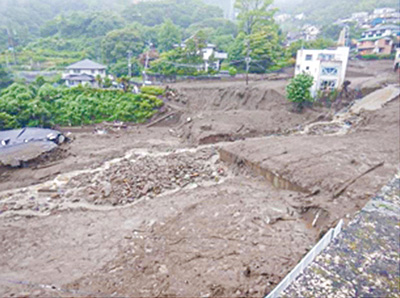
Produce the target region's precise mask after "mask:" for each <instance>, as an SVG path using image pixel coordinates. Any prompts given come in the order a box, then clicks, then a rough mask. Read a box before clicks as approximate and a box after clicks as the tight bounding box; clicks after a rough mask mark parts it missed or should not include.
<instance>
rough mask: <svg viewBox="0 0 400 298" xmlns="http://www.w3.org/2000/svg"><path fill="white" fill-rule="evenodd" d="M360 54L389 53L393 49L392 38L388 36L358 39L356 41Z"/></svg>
mask: <svg viewBox="0 0 400 298" xmlns="http://www.w3.org/2000/svg"><path fill="white" fill-rule="evenodd" d="M357 51H358V53H359V54H360V55H371V54H378V55H390V54H391V53H392V51H393V39H392V37H390V36H385V37H372V38H363V39H360V40H359V41H358V43H357Z"/></svg>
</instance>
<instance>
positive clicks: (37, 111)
mask: <svg viewBox="0 0 400 298" xmlns="http://www.w3.org/2000/svg"><path fill="white" fill-rule="evenodd" d="M147 89H148V90H147V92H153V93H154V94H155V93H157V94H159V93H160V92H161V90H160V89H162V88H159V87H153V88H151V89H149V88H147ZM162 92H164V90H163V89H162ZM162 105H163V101H162V100H160V99H158V98H157V97H156V96H155V95H153V94H150V93H142V94H133V93H125V92H122V91H120V90H101V89H91V88H87V87H77V88H66V87H64V86H62V87H57V88H55V87H53V86H51V85H49V84H44V85H43V86H42V87H40V88H39V90H37V91H36V89H35V88H30V87H27V86H24V85H19V84H13V85H11V86H10V87H8V88H7V89H4V90H3V92H2V95H1V96H0V111H1V112H0V130H1V129H7V128H20V127H25V126H38V127H51V126H53V125H55V124H57V125H69V126H79V125H86V124H92V123H99V122H103V121H114V120H119V121H125V122H136V123H140V122H144V121H145V120H146V119H148V118H150V117H152V116H153V115H154V114H155V113H156V112H157V109H158V108H160V107H161V106H162Z"/></svg>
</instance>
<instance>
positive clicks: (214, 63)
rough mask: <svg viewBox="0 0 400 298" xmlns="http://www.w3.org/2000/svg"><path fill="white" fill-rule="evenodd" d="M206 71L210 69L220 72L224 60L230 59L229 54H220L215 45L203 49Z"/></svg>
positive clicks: (208, 45)
mask: <svg viewBox="0 0 400 298" xmlns="http://www.w3.org/2000/svg"><path fill="white" fill-rule="evenodd" d="M202 51H203V61H204V70H205V71H208V69H209V68H212V69H214V70H219V69H220V68H221V63H222V61H223V60H225V59H228V54H227V53H224V52H218V51H217V50H216V46H215V45H213V44H207V47H205V48H204V49H202Z"/></svg>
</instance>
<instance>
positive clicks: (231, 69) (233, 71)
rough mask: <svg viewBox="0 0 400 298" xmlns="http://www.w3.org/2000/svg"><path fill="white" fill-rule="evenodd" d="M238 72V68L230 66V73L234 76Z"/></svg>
mask: <svg viewBox="0 0 400 298" xmlns="http://www.w3.org/2000/svg"><path fill="white" fill-rule="evenodd" d="M236 74H237V69H236V68H235V67H233V66H232V67H229V75H230V76H232V77H234V76H235V75H236Z"/></svg>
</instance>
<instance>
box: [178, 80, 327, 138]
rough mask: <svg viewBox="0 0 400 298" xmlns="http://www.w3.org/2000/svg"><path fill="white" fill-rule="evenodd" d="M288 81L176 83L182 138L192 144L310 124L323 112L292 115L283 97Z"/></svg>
mask: <svg viewBox="0 0 400 298" xmlns="http://www.w3.org/2000/svg"><path fill="white" fill-rule="evenodd" d="M286 84H287V81H263V82H261V83H260V82H258V83H253V84H251V85H250V86H248V87H247V86H245V85H244V84H243V83H232V82H230V83H229V82H228V83H226V82H225V83H223V82H220V83H219V84H217V83H213V84H205V83H202V84H201V83H199V84H190V85H189V84H187V85H186V84H177V85H176V86H174V87H176V90H177V93H178V94H179V96H178V97H177V100H178V101H179V103H180V104H181V105H182V109H183V110H184V111H185V115H184V117H183V119H182V124H181V127H180V133H181V135H182V136H183V137H184V138H186V139H187V140H188V141H189V142H191V143H195V144H207V143H215V142H218V141H225V140H226V141H231V140H236V139H240V138H243V137H254V136H262V135H269V134H272V133H280V132H283V131H285V130H288V129H290V128H293V127H295V126H297V125H300V124H303V123H305V122H309V121H312V120H314V119H316V118H317V117H318V116H321V114H322V113H323V111H322V110H319V111H318V110H316V109H314V110H307V111H306V112H304V113H303V114H299V113H294V112H293V111H292V104H291V103H290V102H288V100H287V99H286V97H285V92H284V88H285V86H286Z"/></svg>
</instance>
